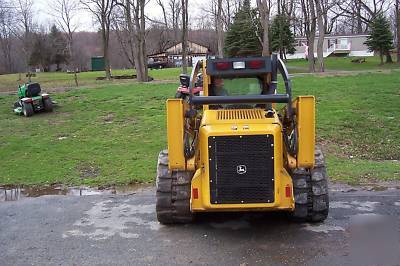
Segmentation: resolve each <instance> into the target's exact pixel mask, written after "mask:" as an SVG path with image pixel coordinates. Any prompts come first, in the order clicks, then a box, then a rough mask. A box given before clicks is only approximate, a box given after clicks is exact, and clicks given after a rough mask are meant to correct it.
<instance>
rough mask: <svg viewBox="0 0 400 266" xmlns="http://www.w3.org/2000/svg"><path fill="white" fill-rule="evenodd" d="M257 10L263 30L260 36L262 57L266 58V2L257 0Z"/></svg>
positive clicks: (267, 11) (267, 22)
mask: <svg viewBox="0 0 400 266" xmlns="http://www.w3.org/2000/svg"><path fill="white" fill-rule="evenodd" d="M257 6H258V10H259V12H260V20H261V26H262V29H263V36H262V43H261V44H262V55H263V56H267V55H269V54H270V51H269V12H270V10H269V7H268V3H267V0H257Z"/></svg>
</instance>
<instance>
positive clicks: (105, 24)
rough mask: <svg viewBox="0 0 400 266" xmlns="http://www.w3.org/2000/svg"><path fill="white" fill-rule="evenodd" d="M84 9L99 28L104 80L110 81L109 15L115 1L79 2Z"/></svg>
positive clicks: (89, 0)
mask: <svg viewBox="0 0 400 266" xmlns="http://www.w3.org/2000/svg"><path fill="white" fill-rule="evenodd" d="M81 3H82V4H83V5H84V6H85V8H86V9H87V10H88V11H90V12H91V13H92V14H93V15H94V17H95V19H96V21H97V22H98V23H99V24H100V28H101V41H102V44H103V56H104V64H105V71H106V78H107V79H108V80H110V79H111V67H110V58H109V43H110V27H111V15H112V12H113V9H114V7H115V5H116V1H115V0H81Z"/></svg>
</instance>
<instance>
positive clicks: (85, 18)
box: [34, 0, 208, 31]
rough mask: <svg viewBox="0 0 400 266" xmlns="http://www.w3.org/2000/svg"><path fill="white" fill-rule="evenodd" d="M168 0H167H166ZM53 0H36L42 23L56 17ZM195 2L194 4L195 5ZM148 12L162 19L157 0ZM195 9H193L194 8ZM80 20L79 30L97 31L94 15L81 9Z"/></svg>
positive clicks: (149, 6) (147, 8)
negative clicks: (53, 15)
mask: <svg viewBox="0 0 400 266" xmlns="http://www.w3.org/2000/svg"><path fill="white" fill-rule="evenodd" d="M165 1H167V0H165ZM189 2H193V1H189ZM199 2H200V3H201V2H202V3H206V2H208V1H207V0H197V1H196V3H199ZM52 3H53V0H34V8H35V10H37V14H38V15H37V19H38V20H39V23H40V24H46V23H47V22H48V21H50V23H52V21H54V18H53V17H52V15H51V13H52V10H51V8H50V6H51V4H52ZM193 5H194V4H192V6H193ZM145 10H146V14H147V15H148V16H149V17H150V18H157V19H160V18H161V17H162V11H161V9H160V7H159V6H157V4H156V3H155V0H150V1H149V3H148V4H147V5H146V9H145ZM192 10H193V9H192ZM77 17H78V21H79V25H80V26H79V29H78V31H96V30H97V26H96V25H95V23H94V22H93V19H92V15H91V14H90V13H89V12H88V11H86V10H84V9H81V10H80V11H79V13H78V16H77Z"/></svg>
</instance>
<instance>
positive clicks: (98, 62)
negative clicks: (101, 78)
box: [91, 56, 105, 71]
mask: <svg viewBox="0 0 400 266" xmlns="http://www.w3.org/2000/svg"><path fill="white" fill-rule="evenodd" d="M91 67H92V71H103V70H104V69H105V61H104V57H103V56H95V57H92V58H91Z"/></svg>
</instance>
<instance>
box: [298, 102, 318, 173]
mask: <svg viewBox="0 0 400 266" xmlns="http://www.w3.org/2000/svg"><path fill="white" fill-rule="evenodd" d="M294 105H295V106H294V107H295V108H296V119H297V127H298V133H299V149H298V153H297V167H304V168H313V167H314V149H315V98H314V96H299V97H297V98H296V100H295V101H294Z"/></svg>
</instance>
